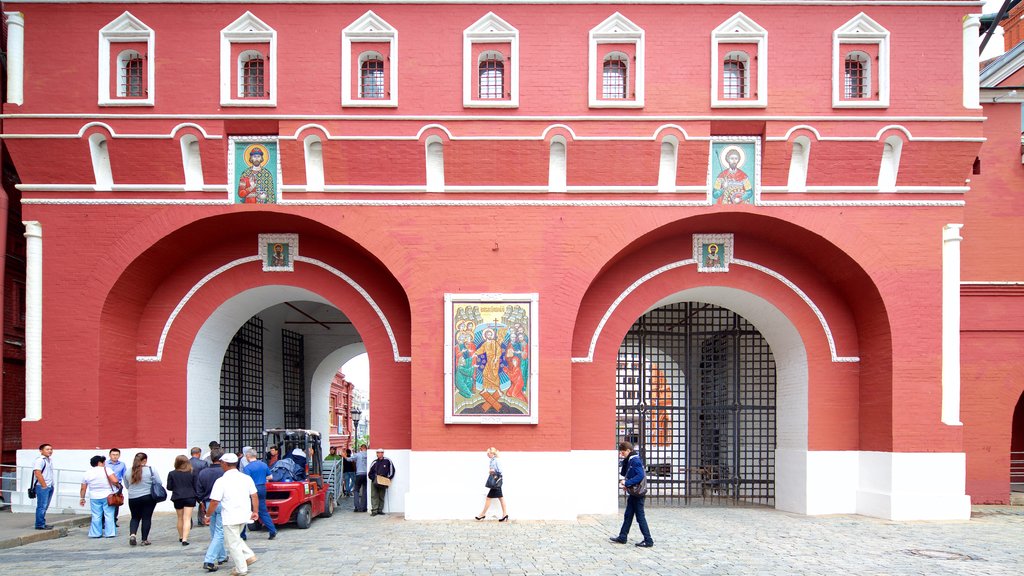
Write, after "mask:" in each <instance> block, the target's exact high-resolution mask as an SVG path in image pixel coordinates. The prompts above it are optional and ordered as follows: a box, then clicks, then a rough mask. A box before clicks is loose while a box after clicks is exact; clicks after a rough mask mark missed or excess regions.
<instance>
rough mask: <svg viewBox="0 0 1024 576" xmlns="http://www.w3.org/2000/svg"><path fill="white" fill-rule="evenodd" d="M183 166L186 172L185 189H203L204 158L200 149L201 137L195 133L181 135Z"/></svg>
mask: <svg viewBox="0 0 1024 576" xmlns="http://www.w3.org/2000/svg"><path fill="white" fill-rule="evenodd" d="M181 166H182V169H183V171H184V173H185V190H188V191H196V190H202V189H203V187H204V182H203V158H202V154H201V153H200V150H199V138H197V137H196V136H195V135H193V134H185V135H184V136H182V137H181Z"/></svg>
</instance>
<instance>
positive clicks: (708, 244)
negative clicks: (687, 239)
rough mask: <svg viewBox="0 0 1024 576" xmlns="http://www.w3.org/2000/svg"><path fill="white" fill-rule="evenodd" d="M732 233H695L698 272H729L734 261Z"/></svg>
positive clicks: (694, 255)
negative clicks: (730, 264)
mask: <svg viewBox="0 0 1024 576" xmlns="http://www.w3.org/2000/svg"><path fill="white" fill-rule="evenodd" d="M732 248H733V242H732V234H694V235H693V259H694V260H696V261H697V271H698V272H728V271H729V263H730V262H732Z"/></svg>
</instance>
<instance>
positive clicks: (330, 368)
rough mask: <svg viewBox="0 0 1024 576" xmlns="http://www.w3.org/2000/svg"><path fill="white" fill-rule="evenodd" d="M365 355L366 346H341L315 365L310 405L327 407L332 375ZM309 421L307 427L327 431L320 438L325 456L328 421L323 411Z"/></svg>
mask: <svg viewBox="0 0 1024 576" xmlns="http://www.w3.org/2000/svg"><path fill="white" fill-rule="evenodd" d="M365 353H366V344H365V343H363V342H356V343H355V344H348V345H346V346H342V347H341V348H338V349H337V350H335V351H334V352H331V353H330V354H328V355H327V356H326V357H324V359H323V360H321V361H320V363H319V364H317V366H316V369H315V370H313V377H312V378H311V379H310V381H309V387H310V399H311V403H312V405H314V406H328V405H329V404H330V398H331V380H333V379H334V375H335V374H336V373H337V372H338V370H339V369H340V368H341V367H342V366H344V365H345V363H346V362H348V361H349V360H351V359H353V358H355V357H356V356H359V355H360V354H365ZM309 419H310V421H309V425H310V426H312V428H313V430H328V432H327V433H325V434H322V435H321V436H320V443H321V448H322V449H323V452H324V454H326V453H327V451H328V449H329V448H330V442H331V432H330V431H329V430H330V428H331V427H330V420H329V419H328V416H327V414H326V413H325V412H324V411H323V410H320V411H312V412H311V413H310V415H309Z"/></svg>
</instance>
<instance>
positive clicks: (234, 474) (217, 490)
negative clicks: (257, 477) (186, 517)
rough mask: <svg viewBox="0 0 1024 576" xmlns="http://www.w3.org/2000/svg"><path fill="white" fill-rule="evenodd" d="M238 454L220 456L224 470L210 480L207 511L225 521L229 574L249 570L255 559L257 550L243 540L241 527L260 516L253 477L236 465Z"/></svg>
mask: <svg viewBox="0 0 1024 576" xmlns="http://www.w3.org/2000/svg"><path fill="white" fill-rule="evenodd" d="M237 464H238V456H235V455H234V454H232V453H230V452H229V453H227V454H224V455H223V456H221V458H220V467H221V468H222V469H223V470H224V475H223V476H221V477H220V478H219V479H218V480H217V481H216V482H214V484H213V490H212V491H211V492H210V506H209V508H208V509H207V517H209V515H210V514H213V513H216V512H217V511H218V510H219V511H220V512H221V517H222V521H223V523H224V545H225V546H226V547H227V549H228V554H229V555H230V556H231V560H232V561H233V562H234V563H235V569H234V570H233V571H232V572H231V574H232V575H239V576H240V575H242V574H248V573H249V565H250V564H253V563H254V562H256V553H255V552H253V551H252V549H251V548H249V546H248V544H246V543H245V541H244V540H242V528H244V527H245V525H246V524H247V523H249V522H251V521H253V520H256V519H257V518H258V517H259V513H258V510H259V506H260V504H259V496H258V495H257V492H256V485H255V484H254V483H253V481H252V478H250V477H248V476H246V475H245V474H242V472H240V471H239V470H238V468H237V467H236V466H237Z"/></svg>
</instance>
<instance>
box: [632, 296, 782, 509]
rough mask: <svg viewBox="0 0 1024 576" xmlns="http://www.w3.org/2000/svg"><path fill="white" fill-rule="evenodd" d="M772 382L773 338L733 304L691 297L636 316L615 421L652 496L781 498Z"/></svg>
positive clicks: (667, 500)
mask: <svg viewBox="0 0 1024 576" xmlns="http://www.w3.org/2000/svg"><path fill="white" fill-rule="evenodd" d="M687 375H689V376H690V377H689V378H687ZM775 385H776V380H775V360H774V358H773V357H772V352H771V349H770V348H769V347H768V343H767V342H766V341H765V339H764V337H763V336H761V333H760V332H758V331H757V330H756V329H755V328H754V327H753V326H752V325H751V324H750V323H749V322H747V321H746V320H745V319H744V318H743V317H741V316H739V315H737V314H736V313H734V312H732V311H730V310H727V309H725V308H720V307H717V306H713V305H711V304H702V303H696V302H684V303H679V304H671V305H668V306H663V307H661V308H658V309H656V310H652V311H651V312H648V313H647V314H645V315H644V316H642V317H641V318H640V319H639V320H637V322H636V323H635V324H633V327H632V328H631V329H630V331H629V333H628V335H627V336H626V339H625V340H624V341H623V342H622V346H621V347H620V348H619V356H618V365H617V369H616V418H617V422H616V428H617V434H618V436H619V438H622V439H625V440H628V441H630V442H632V443H633V444H634V445H635V446H637V447H638V451H639V453H640V456H641V458H642V459H643V461H644V462H645V464H646V465H647V473H648V485H649V492H648V501H649V502H653V503H656V504H679V503H690V502H691V501H693V500H697V501H700V502H708V503H722V504H724V503H734V504H736V503H750V504H762V505H769V506H770V505H774V503H775V426H776V422H775Z"/></svg>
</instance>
